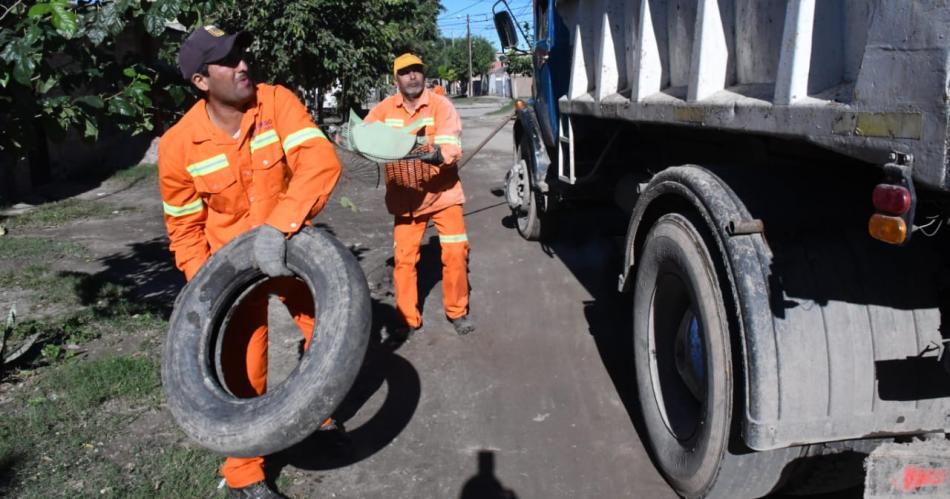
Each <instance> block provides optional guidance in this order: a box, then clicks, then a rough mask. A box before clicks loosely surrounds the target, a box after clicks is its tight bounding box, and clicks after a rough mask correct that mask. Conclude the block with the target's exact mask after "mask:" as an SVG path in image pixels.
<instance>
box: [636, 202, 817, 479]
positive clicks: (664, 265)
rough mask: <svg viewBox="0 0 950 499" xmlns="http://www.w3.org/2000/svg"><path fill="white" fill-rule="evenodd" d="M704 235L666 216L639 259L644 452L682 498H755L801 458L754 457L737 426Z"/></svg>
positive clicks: (726, 344)
mask: <svg viewBox="0 0 950 499" xmlns="http://www.w3.org/2000/svg"><path fill="white" fill-rule="evenodd" d="M710 237H712V236H711V235H710V232H709V230H708V229H707V228H706V227H705V224H704V223H703V222H702V221H701V219H700V218H699V217H696V216H691V215H690V214H688V213H676V212H673V213H666V214H663V215H661V216H660V217H659V218H658V219H657V220H656V222H655V223H654V224H653V225H652V228H650V230H649V233H648V235H647V236H646V238H645V240H644V241H645V242H644V245H643V249H642V251H641V253H640V256H639V257H638V259H637V268H636V281H635V284H634V286H635V287H634V305H633V324H634V326H633V340H634V361H635V368H636V376H637V386H638V390H639V400H640V404H639V405H640V410H641V415H642V420H643V424H644V427H645V433H646V435H645V437H646V438H645V439H646V440H647V442H646V444H647V446H648V448H650V450H651V454H652V457H653V459H654V462H655V464H656V465H657V467H658V468H659V470H660V472H661V473H662V474H663V475H664V477H665V478H666V480H667V481H668V482H669V483H670V484H671V485H672V486H673V488H674V489H675V490H676V491H677V492H678V493H679V494H681V495H683V496H685V497H729V498H740V497H761V496H763V495H765V494H768V493H769V492H771V491H772V490H774V489H776V488H777V487H778V486H779V485H781V477H782V471H783V469H784V468H785V466H786V465H787V464H788V463H789V462H791V461H792V460H793V459H795V457H797V456H798V455H799V453H800V452H801V450H800V449H798V448H791V449H780V450H777V451H770V452H752V451H750V450H748V449H745V448H744V446H743V445H742V444H741V442H739V441H738V438H737V435H738V431H737V429H738V425H737V424H736V419H735V418H734V417H733V416H734V414H736V413H737V408H736V407H735V405H736V403H737V402H736V401H737V398H736V397H735V392H734V390H735V387H736V386H737V373H735V372H734V366H735V365H736V364H734V362H733V358H732V348H733V347H732V341H733V338H734V336H733V335H732V328H733V325H732V323H733V322H734V320H733V319H731V318H730V312H729V311H730V310H731V309H730V307H729V306H728V305H727V302H726V301H725V300H724V296H725V295H724V292H723V285H722V280H723V277H722V276H721V274H722V272H723V271H722V268H721V265H719V264H717V259H718V258H719V256H718V254H717V251H716V250H715V248H716V246H715V244H711V243H710V240H709V238H710Z"/></svg>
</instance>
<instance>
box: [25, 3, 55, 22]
mask: <svg viewBox="0 0 950 499" xmlns="http://www.w3.org/2000/svg"><path fill="white" fill-rule="evenodd" d="M51 10H53V6H52V5H50V4H48V3H38V4H36V5H34V6H32V7H30V10H29V11H27V13H26V15H27V17H29V18H30V19H36V18H37V17H43V16H45V15H46V14H49V13H50V11H51Z"/></svg>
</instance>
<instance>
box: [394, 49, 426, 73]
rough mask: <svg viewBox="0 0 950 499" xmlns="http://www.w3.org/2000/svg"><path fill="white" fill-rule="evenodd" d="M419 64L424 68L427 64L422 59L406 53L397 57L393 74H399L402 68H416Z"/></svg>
mask: <svg viewBox="0 0 950 499" xmlns="http://www.w3.org/2000/svg"><path fill="white" fill-rule="evenodd" d="M417 64H418V65H419V66H423V67H424V66H425V64H423V63H422V59H420V58H419V56H417V55H415V54H410V53H409V52H406V53H405V54H403V55H401V56H399V57H397V58H396V60H395V61H393V74H396V73H398V72H399V70H400V69H402V68H408V67H409V66H415V65H417Z"/></svg>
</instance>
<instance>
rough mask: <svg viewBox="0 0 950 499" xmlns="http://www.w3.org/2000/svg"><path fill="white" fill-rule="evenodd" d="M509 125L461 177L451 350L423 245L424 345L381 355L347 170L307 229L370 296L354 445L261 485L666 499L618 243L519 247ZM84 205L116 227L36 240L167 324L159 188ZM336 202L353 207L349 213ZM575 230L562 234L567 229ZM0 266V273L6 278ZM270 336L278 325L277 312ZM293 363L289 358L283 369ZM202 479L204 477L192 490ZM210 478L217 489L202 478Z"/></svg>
mask: <svg viewBox="0 0 950 499" xmlns="http://www.w3.org/2000/svg"><path fill="white" fill-rule="evenodd" d="M503 103H504V102H502V101H497V100H496V101H492V100H483V101H477V102H475V103H467V104H466V105H464V106H460V107H459V111H460V114H461V115H462V117H463V123H464V135H463V142H464V144H465V145H466V146H467V147H472V146H474V145H475V144H477V143H479V142H481V140H482V139H483V138H484V137H485V136H486V135H487V134H488V132H489V131H490V130H491V129H492V128H494V125H495V124H496V123H498V122H499V120H500V119H503V118H504V116H503V115H497V114H490V113H492V112H493V111H496V110H498V109H499V108H500V107H501V106H502V104H503ZM510 129H511V125H510V124H509V125H508V127H507V128H506V129H505V130H503V131H502V132H501V133H499V134H498V135H497V136H496V137H495V138H494V139H493V140H492V141H491V142H490V143H489V144H488V145H487V146H486V147H485V148H484V149H483V150H482V151H481V153H479V154H478V155H477V156H475V158H474V159H473V160H472V161H471V163H469V164H468V165H467V166H466V168H465V169H464V170H463V171H462V172H461V177H462V182H463V186H464V189H465V192H466V198H467V202H466V205H465V213H466V219H465V220H466V225H467V232H468V234H469V238H470V241H471V245H472V251H471V262H470V280H471V288H472V292H471V302H472V307H471V314H472V317H473V318H474V321H475V323H476V326H477V331H476V332H475V333H474V334H472V335H469V336H466V337H459V336H456V335H455V334H454V332H453V331H452V327H451V325H450V324H449V323H448V321H447V320H446V318H445V316H444V314H443V312H442V307H441V299H442V292H441V286H440V283H439V281H440V277H439V276H440V262H439V248H438V238H437V236H436V235H435V232H434V230H432V229H430V231H429V232H427V233H426V235H425V236H424V239H423V241H424V246H423V250H422V258H421V262H420V282H419V289H420V298H421V301H422V303H423V306H424V311H423V321H424V329H423V331H422V332H421V333H420V334H418V335H417V336H415V337H413V338H412V339H411V340H410V341H408V342H406V343H403V344H401V345H398V346H395V345H393V344H385V345H384V344H381V343H379V340H380V338H381V336H383V335H384V334H385V331H386V329H387V328H388V327H389V326H391V325H393V324H394V318H395V312H394V309H393V293H392V277H391V273H392V236H391V228H392V218H391V217H390V216H389V215H388V214H387V213H386V210H385V207H384V205H383V192H384V191H383V189H382V188H377V187H376V185H375V175H376V174H375V170H374V169H373V168H368V165H366V164H365V163H361V162H356V161H347V165H348V166H347V173H346V174H345V177H344V179H343V181H342V182H341V184H340V185H339V186H338V188H337V189H336V191H335V193H334V197H333V200H331V202H330V203H329V204H328V206H327V208H326V209H325V210H324V212H323V213H321V214H320V215H319V216H318V218H317V220H316V222H317V223H318V224H319V225H321V226H323V227H325V228H326V229H327V230H329V231H330V232H331V233H333V234H334V235H335V236H336V237H337V238H338V239H339V240H340V241H342V242H343V243H344V244H345V245H347V246H348V247H349V248H350V249H351V251H352V252H353V253H354V254H355V255H356V256H357V258H358V259H359V262H360V265H361V266H362V268H363V271H364V273H365V275H366V279H367V281H368V283H369V286H370V290H371V295H372V298H373V328H372V334H373V345H372V347H371V349H370V352H369V353H368V355H367V358H366V361H365V363H364V366H363V369H362V371H361V374H360V376H359V378H358V379H357V382H356V384H355V386H354V388H353V390H352V392H351V393H350V395H349V397H348V398H347V400H346V401H345V402H344V404H343V406H342V407H341V408H340V409H339V410H338V411H337V414H336V417H337V418H338V419H339V420H340V421H342V422H343V423H344V424H345V426H346V428H347V430H348V435H349V445H347V446H345V447H339V446H337V445H335V443H334V442H330V441H329V440H328V439H327V438H326V437H324V436H323V435H320V434H317V435H315V436H313V437H311V438H310V439H308V440H306V441H304V442H303V443H301V444H299V445H297V446H295V447H294V448H292V449H289V450H287V451H284V452H281V453H280V454H278V455H276V456H272V457H271V458H270V459H269V461H268V463H269V465H268V466H269V469H268V471H269V474H270V475H271V476H272V477H273V478H275V479H276V480H277V483H278V485H279V486H280V488H281V491H282V492H283V493H285V494H287V495H288V496H290V497H341V498H342V497H352V498H390V497H418V498H449V497H458V498H460V499H475V498H486V499H492V498H514V497H518V498H523V499H524V498H545V499H549V498H565V499H568V498H584V497H590V498H594V497H603V498H621V497H638V498H666V497H675V494H674V493H673V492H672V491H671V490H670V488H669V486H668V485H667V484H666V483H665V482H664V481H663V479H662V478H661V477H660V476H659V475H658V473H657V472H656V471H655V469H654V467H653V466H652V464H651V462H650V460H649V458H648V456H647V454H646V452H645V450H644V448H643V445H642V444H641V442H640V439H639V437H638V435H637V431H636V428H635V425H634V423H633V421H632V419H631V416H630V414H631V413H632V409H631V408H632V407H634V404H636V401H635V400H634V397H633V395H632V394H633V392H634V391H635V389H634V387H633V384H632V383H633V379H632V377H633V372H632V369H631V366H630V365H629V358H628V357H627V355H626V354H625V353H624V351H623V350H622V345H623V340H622V338H620V335H621V333H622V331H624V327H625V324H626V323H627V321H628V320H629V319H628V318H627V317H626V314H627V313H628V312H627V311H628V310H629V308H627V307H625V305H624V303H622V302H621V301H620V300H621V299H620V298H619V297H617V296H616V293H614V291H613V290H614V287H615V282H616V275H615V274H614V273H612V271H613V269H615V268H616V267H615V266H614V265H612V264H613V263H614V262H615V259H616V258H617V256H618V246H619V238H618V237H617V236H618V235H617V233H616V231H615V227H614V226H613V224H611V223H606V222H603V223H601V222H594V223H591V221H590V220H587V219H583V218H581V219H579V220H575V224H574V225H571V224H568V225H567V227H568V229H567V231H566V233H564V234H562V236H563V237H561V238H559V239H558V242H556V243H552V244H550V245H545V244H538V243H530V242H527V241H524V240H522V239H521V238H520V237H519V236H518V234H517V232H516V231H515V230H514V229H513V228H512V221H511V219H510V215H509V210H508V208H507V207H506V205H505V202H504V198H503V194H502V183H503V179H504V174H505V171H506V170H507V167H508V164H509V162H510V158H511V133H510ZM71 188H73V189H74V190H76V191H81V192H80V193H79V194H78V197H79V198H81V199H89V200H95V199H109V200H110V201H111V202H112V203H113V204H114V205H115V206H116V207H117V209H116V211H117V213H112V214H110V216H108V217H103V218H90V219H84V220H81V221H77V222H74V223H71V224H69V225H67V226H65V227H60V228H57V229H49V230H46V229H36V230H35V231H34V232H36V233H37V234H45V235H47V236H55V237H56V238H65V239H68V240H70V241H74V242H77V243H79V244H81V245H82V246H83V247H85V248H86V254H85V255H81V256H76V257H66V258H62V259H60V260H58V261H57V263H56V265H57V266H59V267H60V268H61V269H62V270H71V271H76V272H83V273H87V274H90V275H97V276H100V277H105V278H106V279H111V280H115V281H116V282H122V283H126V284H128V285H130V286H132V287H133V288H134V289H135V293H136V295H137V296H138V297H139V298H140V299H142V300H146V301H149V302H152V303H159V304H163V306H164V307H165V309H166V310H167V309H169V308H170V307H171V304H172V303H173V301H174V298H175V296H176V295H177V293H178V291H179V290H180V288H181V286H182V285H183V279H182V277H181V275H180V273H179V272H178V271H177V270H176V269H175V268H174V266H173V264H172V259H171V255H170V254H169V253H168V251H167V245H168V241H167V238H166V236H165V228H164V225H163V222H162V217H161V213H162V207H161V200H160V199H159V196H158V189H157V186H156V185H155V184H154V182H138V183H133V184H132V185H124V184H120V183H109V182H106V183H103V184H101V185H97V186H95V187H94V188H92V189H84V188H82V187H81V186H72V187H71ZM344 199H346V200H347V201H343V200H344ZM572 227H573V228H572ZM0 265H2V264H0ZM11 304H15V305H16V306H17V309H18V311H19V313H20V315H21V316H24V317H31V316H42V315H43V314H47V313H51V312H50V311H49V310H45V309H44V307H43V305H42V304H41V303H39V302H37V301H36V300H33V299H32V298H31V296H30V293H28V292H27V293H24V292H23V291H22V290H21V291H17V290H6V289H0V310H6V309H7V308H8V306H9V305H11ZM272 320H273V321H274V323H275V326H279V324H281V322H282V321H283V323H286V318H284V317H282V316H281V312H280V310H279V309H278V308H277V307H275V309H274V310H273V311H272ZM280 331H281V328H280V327H275V334H273V336H272V338H271V342H272V351H271V357H272V370H271V371H272V372H271V376H272V377H274V382H271V383H270V384H271V386H276V381H279V379H278V378H279V377H280V376H284V375H286V373H287V372H288V371H289V370H290V368H292V367H293V361H292V360H290V361H288V360H287V359H288V358H292V357H293V356H292V355H290V353H291V352H292V351H293V348H294V345H295V342H296V341H297V339H296V338H294V337H293V336H292V335H289V334H286V331H285V332H284V333H281V332H280ZM162 335H163V332H155V333H154V337H152V338H148V340H150V341H145V340H146V339H141V341H142V342H144V345H145V346H144V347H143V346H141V345H142V344H143V343H137V342H134V341H131V342H130V341H129V340H124V341H123V342H118V343H117V342H116V341H113V340H110V339H109V338H101V339H99V340H97V345H98V346H95V345H93V346H90V347H89V348H90V349H93V350H94V349H96V348H100V349H116V348H122V349H132V350H134V349H138V348H144V349H146V351H147V352H149V354H151V355H159V354H160V347H159V346H160V344H161V341H162V340H163V338H162ZM282 352H283V353H287V355H283V354H282ZM155 438H166V439H169V440H174V441H176V442H179V443H181V444H182V445H187V442H186V440H185V439H184V437H183V435H182V434H181V433H180V432H179V431H177V428H175V427H174V423H173V422H172V420H171V416H170V414H169V413H168V412H167V410H165V409H164V408H161V409H160V410H157V411H152V412H147V413H145V414H144V415H142V416H141V417H138V418H137V419H136V420H135V422H134V424H132V425H131V427H130V429H129V431H128V432H127V433H126V434H125V435H124V436H123V437H122V438H119V439H113V442H115V443H114V444H113V445H112V446H111V447H109V448H107V449H105V450H104V451H103V452H105V453H108V454H111V458H112V459H115V460H118V461H121V460H122V459H123V457H122V456H123V455H126V454H128V453H129V452H134V451H135V449H137V448H138V446H137V445H136V443H138V442H139V441H147V440H153V439H155ZM204 479H205V478H204V477H202V480H204ZM206 479H207V480H213V481H215V482H216V481H217V480H218V478H217V477H214V476H208V477H207V478H206Z"/></svg>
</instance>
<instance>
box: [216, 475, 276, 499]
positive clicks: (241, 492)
mask: <svg viewBox="0 0 950 499" xmlns="http://www.w3.org/2000/svg"><path fill="white" fill-rule="evenodd" d="M228 499H284V496H282V495H280V494H278V493H277V492H274V491H273V490H271V488H270V487H269V486H268V485H267V482H264V481H263V480H262V481H260V482H255V483H252V484H250V485H248V486H247V487H241V488H240V489H232V488H231V487H228Z"/></svg>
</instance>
